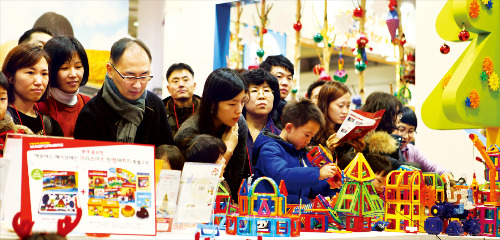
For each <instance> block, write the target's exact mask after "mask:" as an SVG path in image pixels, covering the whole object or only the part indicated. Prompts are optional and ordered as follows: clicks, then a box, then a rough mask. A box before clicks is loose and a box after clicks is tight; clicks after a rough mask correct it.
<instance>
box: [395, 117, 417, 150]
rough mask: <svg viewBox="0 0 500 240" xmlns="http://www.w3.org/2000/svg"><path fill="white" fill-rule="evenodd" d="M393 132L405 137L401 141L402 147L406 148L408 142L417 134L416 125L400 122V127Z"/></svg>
mask: <svg viewBox="0 0 500 240" xmlns="http://www.w3.org/2000/svg"><path fill="white" fill-rule="evenodd" d="M393 133H394V134H397V135H399V136H401V137H403V141H401V148H404V147H406V145H408V143H410V142H412V141H413V137H414V136H415V126H411V125H408V124H406V123H402V122H398V129H396V130H394V132H393Z"/></svg>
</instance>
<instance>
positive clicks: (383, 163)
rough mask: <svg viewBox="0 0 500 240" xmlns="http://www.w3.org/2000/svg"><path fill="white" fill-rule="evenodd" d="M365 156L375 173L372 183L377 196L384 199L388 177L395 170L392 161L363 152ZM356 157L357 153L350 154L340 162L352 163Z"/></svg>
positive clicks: (379, 155)
mask: <svg viewBox="0 0 500 240" xmlns="http://www.w3.org/2000/svg"><path fill="white" fill-rule="evenodd" d="M363 156H364V157H365V159H366V161H367V162H368V164H369V165H370V168H371V169H372V171H373V173H375V179H374V180H373V181H372V185H373V187H374V188H375V191H376V192H377V194H378V195H379V196H380V197H381V198H382V199H384V198H383V196H384V191H385V183H386V179H387V175H389V173H390V172H391V171H392V170H394V168H393V166H392V164H391V161H390V160H389V158H387V157H386V156H384V155H381V154H376V153H368V152H367V151H365V152H363ZM355 157H356V153H355V152H348V153H347V154H345V155H344V156H342V157H341V159H340V161H343V162H351V161H352V159H354V158H355Z"/></svg>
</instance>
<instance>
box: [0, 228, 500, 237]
mask: <svg viewBox="0 0 500 240" xmlns="http://www.w3.org/2000/svg"><path fill="white" fill-rule="evenodd" d="M195 231H196V229H194V228H190V229H184V230H175V231H173V232H169V233H158V234H157V235H156V236H137V235H111V236H110V237H104V238H97V237H88V236H85V235H82V234H78V233H70V235H69V236H68V239H190V240H192V239H194V233H195ZM0 238H1V239H18V237H17V235H16V234H15V233H13V232H6V231H2V232H1V233H0ZM439 238H440V239H442V240H444V239H498V238H489V237H483V236H477V237H473V236H461V237H454V236H448V235H439ZM200 239H203V238H200ZM215 239H217V240H218V239H220V240H225V239H257V237H246V236H236V235H226V234H225V232H224V231H221V234H220V236H218V237H215ZM264 239H284V238H279V237H277V238H270V237H264ZM292 239H310V240H315V239H318V240H319V239H363V240H364V239H366V240H372V239H373V240H375V239H376V240H381V239H405V240H424V239H432V240H435V239H438V238H436V236H435V235H429V234H426V233H418V234H411V233H398V232H362V233H311V232H302V233H300V237H294V238H292Z"/></svg>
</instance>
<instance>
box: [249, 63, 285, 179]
mask: <svg viewBox="0 0 500 240" xmlns="http://www.w3.org/2000/svg"><path fill="white" fill-rule="evenodd" d="M243 79H244V81H245V85H247V86H248V101H247V102H246V103H245V108H243V116H244V117H245V119H246V120H247V125H248V136H247V151H248V159H249V163H251V164H249V166H245V171H244V172H245V173H250V174H252V173H253V167H254V166H255V164H256V163H257V159H252V149H253V143H254V142H255V139H257V136H259V134H260V133H261V132H262V133H263V134H268V133H273V134H275V135H278V136H279V135H280V133H281V131H280V130H279V129H278V128H277V127H276V126H275V125H274V122H273V119H272V117H271V114H270V113H271V112H273V111H275V110H276V108H277V107H278V103H279V102H280V94H279V92H280V89H279V83H278V79H276V77H274V76H273V75H272V74H271V73H269V72H267V71H265V70H264V69H262V68H258V69H254V70H251V71H248V72H245V73H243ZM264 132H265V133H264Z"/></svg>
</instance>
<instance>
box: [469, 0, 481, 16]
mask: <svg viewBox="0 0 500 240" xmlns="http://www.w3.org/2000/svg"><path fill="white" fill-rule="evenodd" d="M479 11H480V8H479V3H477V0H472V2H471V3H470V8H469V16H470V17H471V18H473V19H476V18H477V17H478V16H479Z"/></svg>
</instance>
